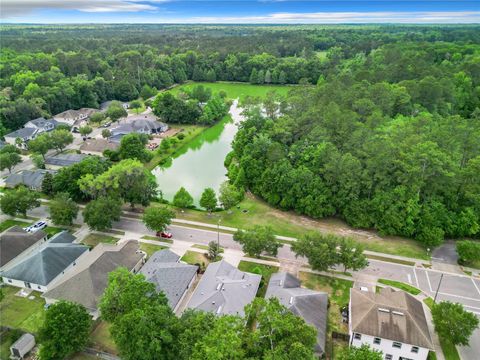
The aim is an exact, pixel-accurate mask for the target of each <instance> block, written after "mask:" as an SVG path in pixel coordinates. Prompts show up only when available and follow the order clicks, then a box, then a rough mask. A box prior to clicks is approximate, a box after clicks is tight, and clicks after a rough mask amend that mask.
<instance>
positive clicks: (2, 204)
mask: <svg viewBox="0 0 480 360" xmlns="http://www.w3.org/2000/svg"><path fill="white" fill-rule="evenodd" d="M38 198H39V195H38V193H37V192H36V191H32V190H29V189H27V188H26V187H25V186H19V187H18V188H16V189H14V190H12V191H9V192H7V193H5V194H4V195H3V196H0V209H1V210H2V212H4V213H5V214H7V215H10V216H16V215H18V214H21V215H23V216H24V217H26V216H27V211H28V210H31V209H34V208H36V207H38V206H40V202H39V201H38Z"/></svg>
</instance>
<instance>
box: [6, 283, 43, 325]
mask: <svg viewBox="0 0 480 360" xmlns="http://www.w3.org/2000/svg"><path fill="white" fill-rule="evenodd" d="M20 290H21V289H20V288H17V287H13V286H5V287H3V293H4V295H5V298H4V299H3V300H2V302H0V314H1V316H0V326H7V327H10V328H15V329H21V330H23V331H27V332H31V333H34V334H35V333H37V332H38V330H39V328H40V326H41V325H42V323H43V319H44V316H45V311H44V305H45V300H43V299H42V298H41V297H40V293H38V292H36V291H33V292H32V293H31V294H30V296H34V297H35V298H34V299H33V300H30V299H29V298H24V297H20V296H16V295H15V294H16V293H17V292H19V291H20Z"/></svg>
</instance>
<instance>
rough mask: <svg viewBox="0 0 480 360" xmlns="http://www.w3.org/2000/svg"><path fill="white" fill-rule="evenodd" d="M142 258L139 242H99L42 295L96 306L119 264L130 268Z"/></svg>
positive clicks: (88, 306) (89, 307) (91, 306)
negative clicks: (109, 277)
mask: <svg viewBox="0 0 480 360" xmlns="http://www.w3.org/2000/svg"><path fill="white" fill-rule="evenodd" d="M142 258H143V254H141V253H139V252H138V242H137V241H134V240H129V241H126V242H124V243H120V244H117V245H112V244H104V243H102V244H99V245H97V246H95V248H94V249H93V250H92V251H91V252H90V253H89V254H88V255H87V256H85V257H84V258H83V259H82V261H80V262H79V263H78V264H77V266H76V267H75V268H72V269H70V270H69V271H68V272H67V273H66V274H65V276H64V277H63V278H62V279H61V280H60V281H59V282H58V283H56V284H54V286H53V287H52V288H51V289H50V290H49V291H47V292H45V293H44V294H43V297H45V298H49V299H57V300H61V299H63V300H68V301H73V302H76V303H79V304H82V305H83V306H85V307H86V308H88V309H91V310H96V309H97V304H98V301H99V300H100V297H101V296H102V294H103V292H104V290H105V288H106V287H107V283H108V274H109V273H110V272H111V271H113V270H115V269H117V268H119V267H126V268H127V269H129V270H131V269H133V268H134V267H135V265H137V264H138V262H139V261H140V260H141V259H142Z"/></svg>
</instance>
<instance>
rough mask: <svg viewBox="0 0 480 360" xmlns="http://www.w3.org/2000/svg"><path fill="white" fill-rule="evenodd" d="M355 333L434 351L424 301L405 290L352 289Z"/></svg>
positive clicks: (353, 328)
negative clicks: (377, 291)
mask: <svg viewBox="0 0 480 360" xmlns="http://www.w3.org/2000/svg"><path fill="white" fill-rule="evenodd" d="M350 303H351V314H350V317H351V326H352V331H354V332H358V333H360V334H366V335H370V336H376V337H381V338H384V339H389V340H393V341H399V342H401V343H404V344H410V345H415V346H419V347H423V348H427V349H430V350H433V345H432V340H431V338H430V332H429V330H428V325H427V320H426V318H425V312H424V310H423V304H422V302H421V301H419V300H417V299H415V298H414V297H413V296H412V295H410V294H408V293H406V292H405V291H395V290H393V289H392V288H389V287H387V288H384V289H382V290H381V291H380V293H378V294H376V293H373V292H365V291H360V290H358V289H354V288H353V289H351V290H350Z"/></svg>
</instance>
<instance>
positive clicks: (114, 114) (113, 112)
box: [105, 101, 128, 121]
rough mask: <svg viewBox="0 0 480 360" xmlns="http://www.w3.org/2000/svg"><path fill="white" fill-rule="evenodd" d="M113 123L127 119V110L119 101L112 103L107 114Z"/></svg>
mask: <svg viewBox="0 0 480 360" xmlns="http://www.w3.org/2000/svg"><path fill="white" fill-rule="evenodd" d="M105 115H107V116H108V117H109V118H110V119H111V120H112V121H117V120H118V119H120V118H122V117H126V116H127V115H128V113H127V110H125V109H124V108H123V106H122V104H121V103H120V102H118V101H112V103H111V104H110V105H109V107H108V109H107V111H106V112H105Z"/></svg>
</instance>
